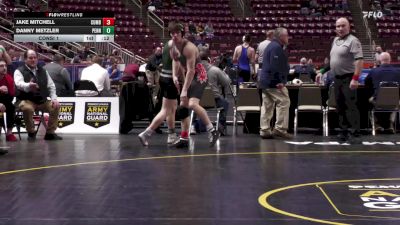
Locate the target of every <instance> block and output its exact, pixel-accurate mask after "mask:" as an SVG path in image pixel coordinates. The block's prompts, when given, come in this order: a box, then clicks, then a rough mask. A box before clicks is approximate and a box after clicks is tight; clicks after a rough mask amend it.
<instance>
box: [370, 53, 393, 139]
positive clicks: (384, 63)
mask: <svg viewBox="0 0 400 225" xmlns="http://www.w3.org/2000/svg"><path fill="white" fill-rule="evenodd" d="M380 60H381V66H380V67H377V68H374V69H371V71H370V72H369V74H368V76H367V77H366V78H365V86H366V87H367V88H370V89H372V90H373V95H372V97H371V98H370V102H371V103H374V102H375V100H376V96H377V94H378V92H379V85H380V83H381V82H382V81H385V82H397V83H399V84H400V68H398V67H395V66H393V65H391V64H390V63H391V57H390V54H389V53H387V52H382V54H381V56H380ZM395 119H396V113H391V115H390V119H389V121H390V123H389V132H390V133H395V130H394V122H395ZM374 120H375V121H376V125H377V126H376V131H378V132H381V131H383V127H382V122H383V121H382V120H379V118H374ZM386 120H387V118H386Z"/></svg>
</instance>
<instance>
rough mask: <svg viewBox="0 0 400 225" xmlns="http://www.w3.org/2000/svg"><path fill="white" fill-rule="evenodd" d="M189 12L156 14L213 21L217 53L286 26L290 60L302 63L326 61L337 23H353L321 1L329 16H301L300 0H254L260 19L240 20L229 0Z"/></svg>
mask: <svg viewBox="0 0 400 225" xmlns="http://www.w3.org/2000/svg"><path fill="white" fill-rule="evenodd" d="M187 2H188V3H187V4H186V6H187V8H188V9H179V8H168V7H167V8H163V9H158V10H156V11H155V13H156V14H157V15H158V16H160V18H161V19H163V20H164V22H165V24H168V22H169V21H170V20H179V21H182V22H184V23H187V22H189V21H193V23H194V24H197V23H199V22H202V23H206V22H207V21H210V22H211V23H212V24H213V27H214V30H215V33H214V34H215V37H214V38H213V39H212V40H208V42H211V43H210V44H211V49H212V50H215V51H213V52H214V54H219V53H223V52H226V51H233V49H234V48H235V46H236V45H238V44H240V43H241V38H242V35H243V34H245V33H249V34H251V35H252V37H253V41H252V42H253V46H255V45H256V44H258V43H259V42H260V41H262V40H264V38H265V30H269V29H274V28H276V27H285V28H287V29H288V31H289V34H290V36H291V39H290V41H289V42H290V45H289V47H288V48H289V50H290V54H289V55H290V60H291V61H293V62H298V61H299V60H300V58H301V57H303V56H305V57H312V58H313V60H315V61H321V62H322V61H323V60H324V58H325V57H326V56H327V55H328V54H329V48H330V45H331V39H332V38H333V37H334V36H335V20H336V19H337V18H339V17H342V16H345V17H347V18H349V20H350V22H351V27H352V31H353V32H355V30H354V25H353V23H352V18H351V13H350V12H349V11H343V10H334V8H333V7H334V5H333V3H332V1H328V0H323V1H319V2H320V3H321V4H323V5H325V6H326V7H327V8H328V9H329V10H328V12H327V15H326V16H304V15H301V14H300V9H301V6H300V0H294V1H292V0H275V1H272V2H271V1H268V0H252V1H251V6H252V9H253V11H254V12H255V14H256V17H248V18H236V17H234V16H233V15H232V13H231V11H230V9H229V4H228V3H229V2H228V1H227V0H219V1H212V3H210V2H209V1H200V0H194V1H187Z"/></svg>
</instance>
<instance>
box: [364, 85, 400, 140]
mask: <svg viewBox="0 0 400 225" xmlns="http://www.w3.org/2000/svg"><path fill="white" fill-rule="evenodd" d="M399 100H400V97H399V83H397V82H380V83H379V90H378V94H377V96H376V99H375V101H374V102H373V106H374V107H373V108H372V109H371V111H370V120H371V124H372V135H373V136H375V120H374V116H375V112H395V113H396V114H397V113H399ZM396 119H397V116H396V117H395V121H394V130H395V132H396V122H397V121H396Z"/></svg>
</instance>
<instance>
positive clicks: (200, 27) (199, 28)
mask: <svg viewBox="0 0 400 225" xmlns="http://www.w3.org/2000/svg"><path fill="white" fill-rule="evenodd" d="M196 32H197V35H203V34H204V26H203V24H202V23H201V22H199V24H197V27H196Z"/></svg>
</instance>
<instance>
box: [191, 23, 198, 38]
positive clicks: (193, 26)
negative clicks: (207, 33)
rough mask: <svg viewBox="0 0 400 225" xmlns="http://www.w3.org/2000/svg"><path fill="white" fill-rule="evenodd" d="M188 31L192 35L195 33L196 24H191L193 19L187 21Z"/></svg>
mask: <svg viewBox="0 0 400 225" xmlns="http://www.w3.org/2000/svg"><path fill="white" fill-rule="evenodd" d="M189 33H190V34H191V35H192V36H194V35H196V34H197V29H196V26H195V25H194V24H193V21H189Z"/></svg>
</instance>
